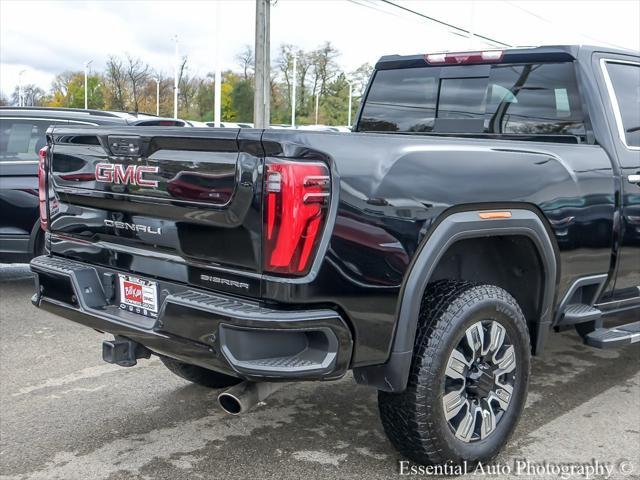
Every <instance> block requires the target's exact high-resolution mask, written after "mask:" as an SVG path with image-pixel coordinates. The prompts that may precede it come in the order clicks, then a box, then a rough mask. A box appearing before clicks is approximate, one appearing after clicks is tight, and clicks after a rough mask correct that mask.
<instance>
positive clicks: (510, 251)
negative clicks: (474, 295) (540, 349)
mask: <svg viewBox="0 0 640 480" xmlns="http://www.w3.org/2000/svg"><path fill="white" fill-rule="evenodd" d="M443 279H449V280H466V281H472V282H476V283H483V284H484V283H486V284H491V285H496V286H498V287H501V288H503V289H504V290H506V291H507V292H509V293H510V294H511V295H512V296H513V297H514V298H515V299H516V301H517V302H518V304H519V305H520V308H522V312H523V313H524V316H525V318H526V319H527V327H528V329H529V335H530V336H531V343H532V345H536V341H537V338H536V337H537V331H538V330H537V328H536V327H535V325H536V324H537V322H539V321H540V317H541V313H542V312H541V305H542V296H543V292H544V268H543V265H542V260H541V258H540V255H539V254H538V250H537V249H536V247H535V245H534V243H533V242H532V241H531V239H529V238H528V237H526V236H524V235H504V236H492V237H480V238H467V239H463V240H459V241H457V242H455V243H454V244H453V245H451V246H450V247H449V248H448V249H447V251H446V252H445V253H444V254H443V255H442V256H441V257H440V260H439V261H438V264H437V266H436V268H435V270H434V272H433V274H432V275H431V277H430V279H429V281H430V282H435V281H437V280H443Z"/></svg>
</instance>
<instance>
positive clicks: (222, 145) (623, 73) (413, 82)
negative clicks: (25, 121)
mask: <svg viewBox="0 0 640 480" xmlns="http://www.w3.org/2000/svg"><path fill="white" fill-rule="evenodd" d="M639 92H640V54H639V53H638V52H629V51H617V50H611V49H606V48H596V47H584V46H556V47H539V48H527V49H509V50H504V51H486V52H469V53H460V54H428V55H415V56H396V55H394V56H386V57H383V58H381V60H380V61H379V62H378V64H377V65H376V69H375V73H374V74H373V76H372V79H371V81H370V84H369V86H368V89H367V92H366V96H365V100H364V102H363V104H362V105H361V108H360V112H359V114H358V121H357V124H356V125H355V128H354V132H352V133H331V132H314V131H295V130H277V129H270V130H256V129H216V130H212V129H208V130H205V129H189V130H188V131H187V130H185V129H181V128H162V129H158V128H153V127H146V128H136V127H111V126H103V127H85V126H68V127H63V126H55V127H52V128H50V129H49V130H48V133H47V137H48V142H47V143H48V144H47V147H45V148H44V149H43V150H42V151H41V161H40V174H41V183H40V187H41V188H40V207H41V209H40V211H41V213H42V218H41V221H42V226H43V228H44V230H45V231H46V232H47V234H46V246H47V249H48V254H47V255H45V256H40V257H37V258H35V259H34V260H33V261H32V262H31V268H32V270H33V272H34V273H35V274H36V286H37V292H36V294H35V296H34V297H33V303H34V304H35V305H36V306H38V307H40V308H42V309H45V310H48V311H51V312H53V313H55V314H58V315H60V316H62V317H66V318H68V319H70V320H73V321H76V322H79V323H81V324H83V325H86V326H88V327H91V328H94V329H96V330H99V331H101V332H108V333H111V334H113V335H114V339H113V340H110V341H105V342H104V344H103V357H104V359H105V360H106V361H108V362H112V363H116V364H119V365H123V366H131V365H134V364H135V363H136V360H137V359H140V358H148V357H149V356H150V355H151V354H154V355H158V356H159V357H160V359H161V360H162V362H164V364H165V365H166V366H167V367H168V368H169V369H170V370H171V371H173V372H174V373H176V374H178V375H180V376H182V377H184V378H186V379H188V380H190V381H193V382H196V383H199V384H203V385H208V386H210V387H216V388H220V387H231V388H230V389H229V390H227V391H225V392H223V393H222V394H221V395H220V397H219V401H220V403H221V405H222V407H223V408H224V409H225V410H227V411H229V412H231V413H240V412H242V411H244V410H246V409H247V408H249V407H251V406H252V405H253V404H255V403H256V402H257V401H258V400H260V399H262V398H264V397H265V396H266V395H267V394H269V393H270V392H271V391H272V390H273V389H274V388H275V387H276V386H278V385H281V384H283V383H284V382H287V381H301V380H334V379H338V378H341V377H343V376H344V375H345V374H346V373H347V372H348V371H349V370H352V371H353V376H354V378H355V380H356V381H357V382H358V383H361V384H366V385H370V386H371V387H373V388H376V389H377V390H378V391H379V396H378V400H379V408H380V414H381V418H382V423H383V425H384V429H385V431H386V432H387V434H388V437H389V439H390V440H391V442H392V443H393V444H394V446H395V447H396V448H398V449H399V450H400V451H401V452H402V453H403V454H404V455H406V456H407V457H409V458H411V459H413V460H415V461H417V462H421V463H431V464H433V463H444V462H454V463H458V462H462V461H465V460H466V461H469V462H474V461H478V460H486V459H489V458H491V457H492V456H494V455H495V454H496V453H497V452H498V451H499V450H500V448H501V447H502V446H503V445H504V444H505V443H506V442H507V440H508V438H509V435H510V434H511V432H512V431H513V429H514V426H515V425H516V422H517V420H518V418H519V416H520V415H521V413H522V409H523V406H524V403H525V398H526V394H527V384H528V379H529V367H530V357H531V355H536V354H540V353H541V352H542V351H543V348H544V346H545V341H546V339H547V337H548V334H549V333H550V332H553V331H554V330H556V331H557V330H561V329H565V328H568V327H571V328H573V327H574V326H575V328H576V329H577V330H578V332H579V334H580V335H582V337H583V338H584V341H585V343H586V344H588V345H591V346H592V347H595V348H606V347H617V346H622V345H627V344H630V343H635V342H638V341H639V340H640V322H638V321H637V320H638V313H639V312H640V291H639V287H638V286H639V285H640V108H639V106H640V100H639Z"/></svg>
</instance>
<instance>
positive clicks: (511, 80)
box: [485, 63, 585, 136]
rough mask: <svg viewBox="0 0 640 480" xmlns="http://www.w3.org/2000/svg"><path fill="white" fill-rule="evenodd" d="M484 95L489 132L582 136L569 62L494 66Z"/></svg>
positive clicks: (573, 76)
mask: <svg viewBox="0 0 640 480" xmlns="http://www.w3.org/2000/svg"><path fill="white" fill-rule="evenodd" d="M487 93H488V104H487V109H486V117H485V118H486V121H487V124H486V125H485V127H486V131H487V132H488V133H515V134H534V135H544V134H547V135H576V136H583V135H585V127H584V117H583V114H582V106H581V99H580V94H579V92H578V87H577V82H576V79H575V73H574V68H573V64H572V63H542V64H525V65H496V66H494V67H493V68H492V69H491V75H490V77H489V89H488V92H487Z"/></svg>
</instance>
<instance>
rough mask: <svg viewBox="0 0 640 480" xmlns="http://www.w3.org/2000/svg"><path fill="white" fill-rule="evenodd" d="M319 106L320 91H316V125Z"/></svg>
mask: <svg viewBox="0 0 640 480" xmlns="http://www.w3.org/2000/svg"><path fill="white" fill-rule="evenodd" d="M319 106H320V92H318V93H316V125H318V107H319Z"/></svg>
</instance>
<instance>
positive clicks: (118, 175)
mask: <svg viewBox="0 0 640 480" xmlns="http://www.w3.org/2000/svg"><path fill="white" fill-rule="evenodd" d="M146 173H158V167H150V166H147V165H127V166H126V167H125V166H124V165H121V164H119V163H98V164H97V165H96V180H97V181H98V182H104V183H120V184H123V185H139V186H141V187H154V188H155V187H157V186H158V181H157V180H148V179H146V178H144V174H146Z"/></svg>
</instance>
